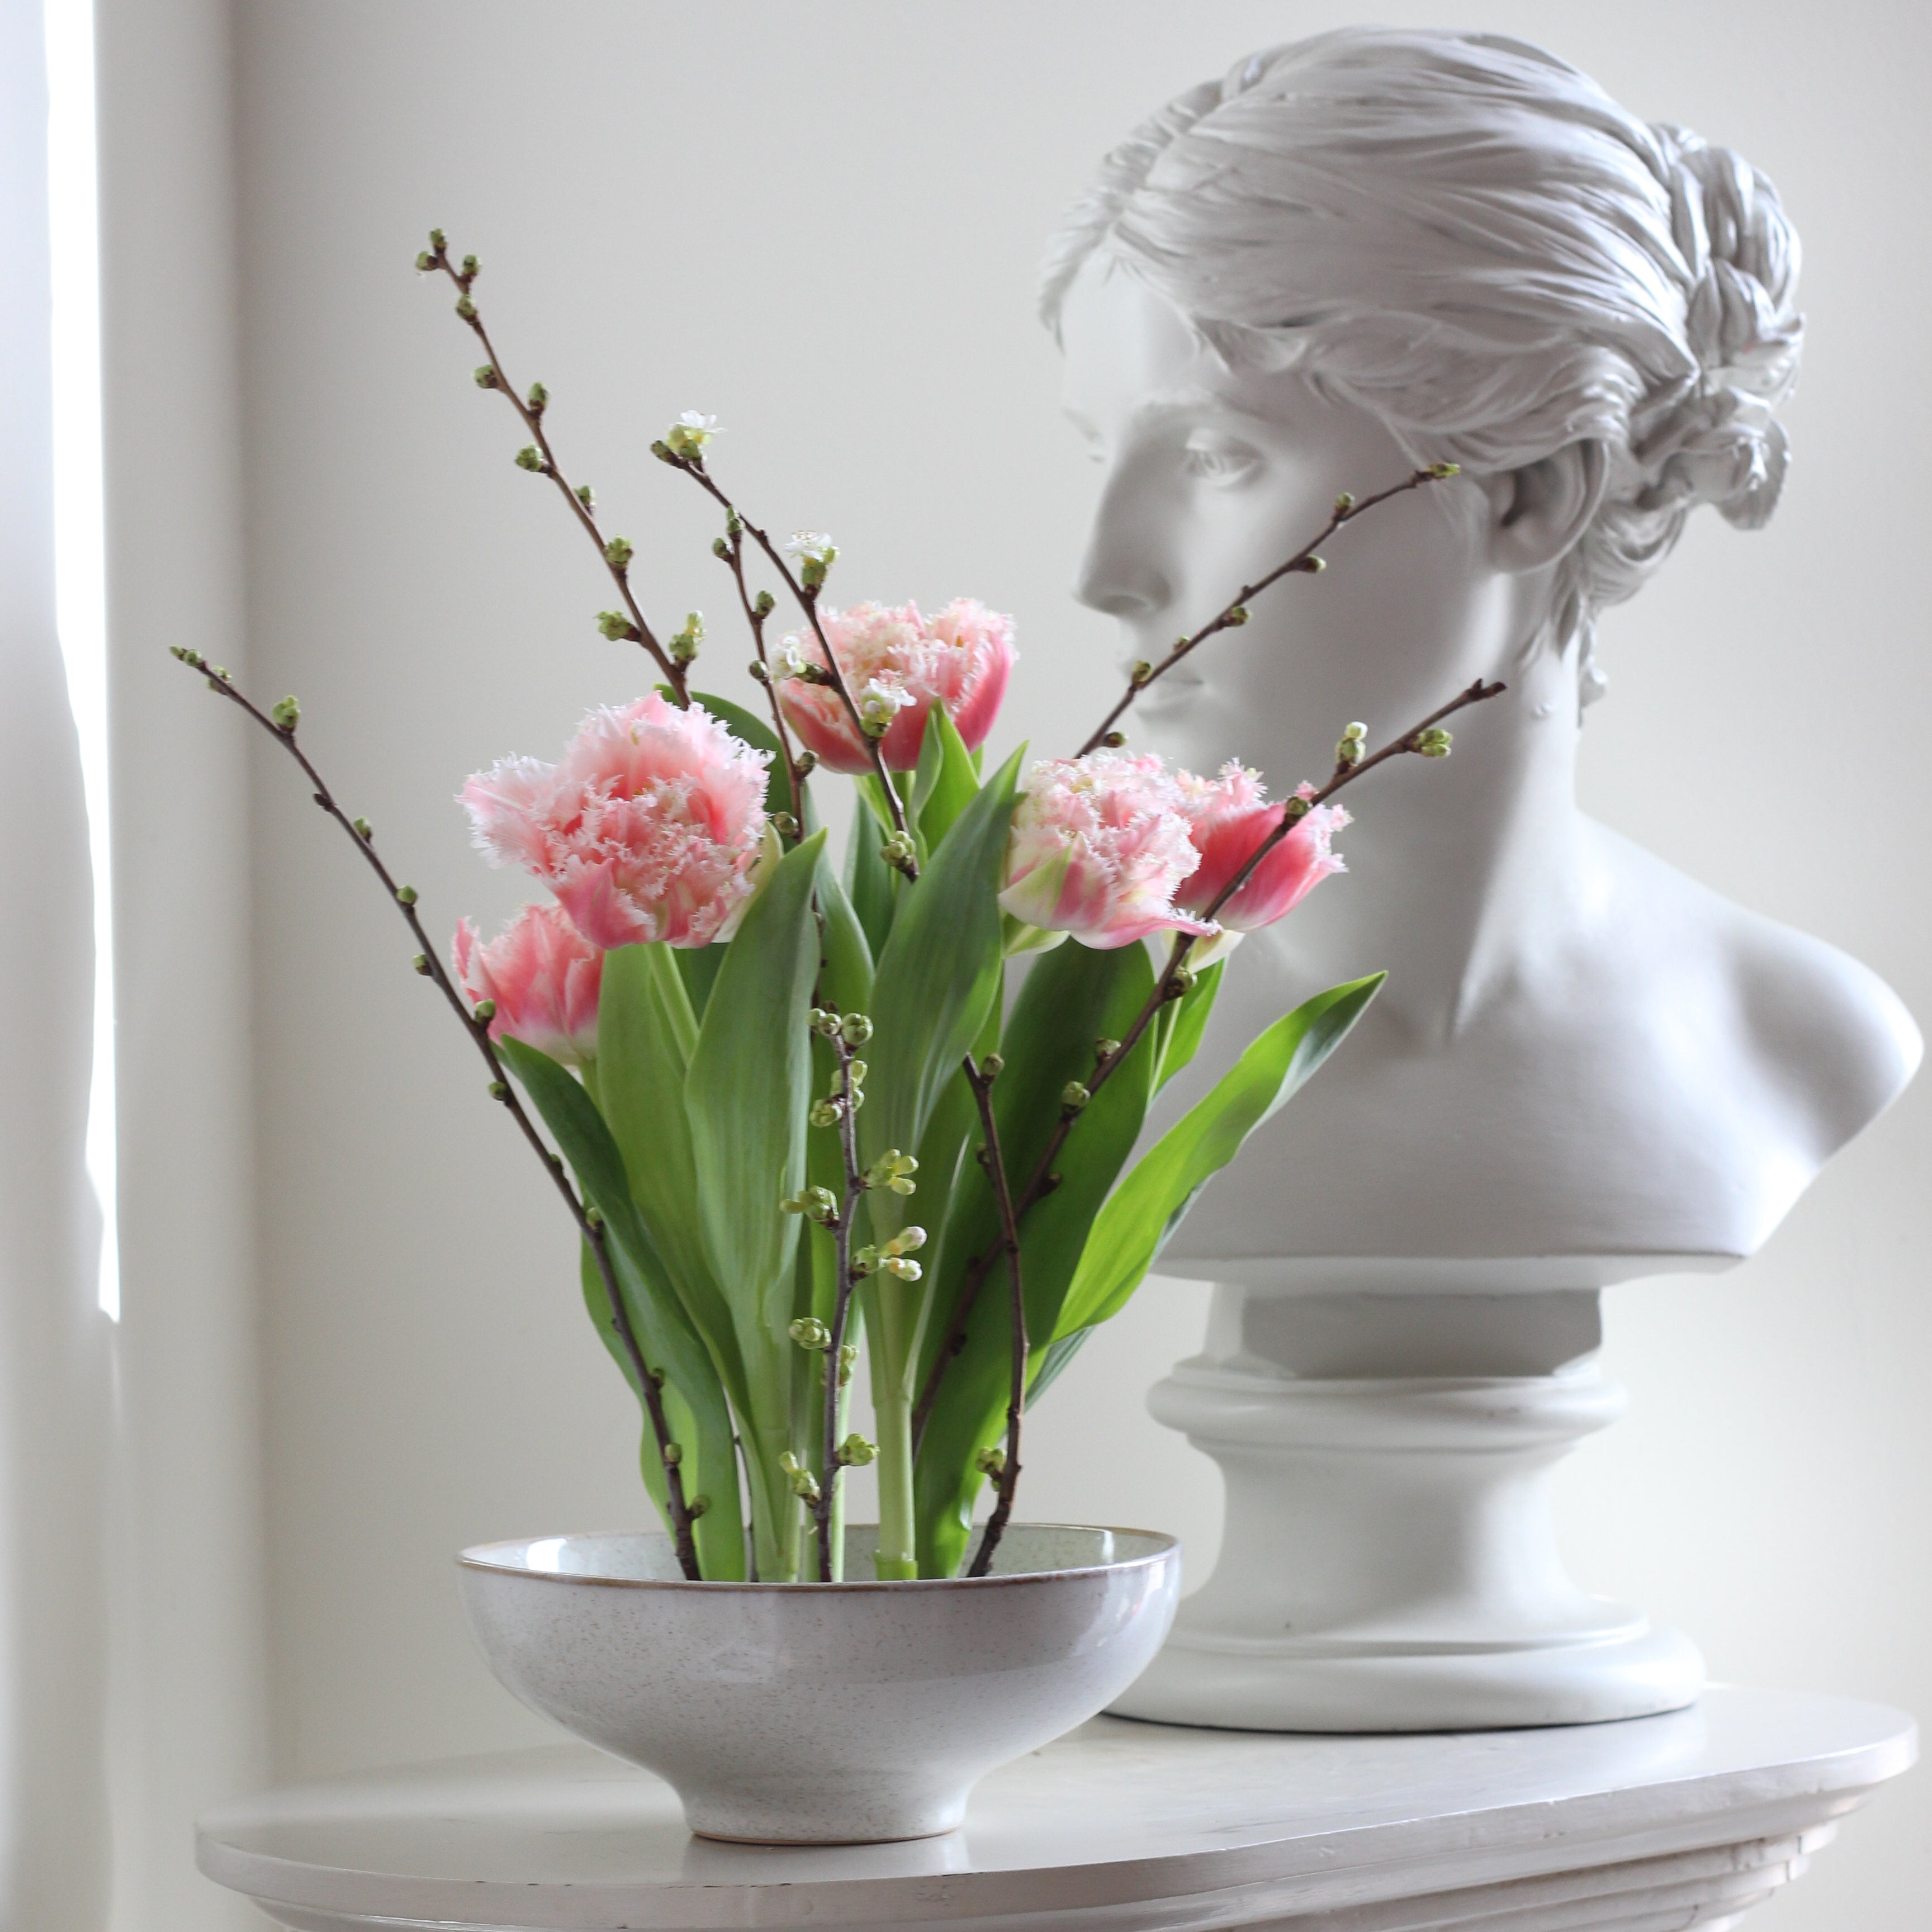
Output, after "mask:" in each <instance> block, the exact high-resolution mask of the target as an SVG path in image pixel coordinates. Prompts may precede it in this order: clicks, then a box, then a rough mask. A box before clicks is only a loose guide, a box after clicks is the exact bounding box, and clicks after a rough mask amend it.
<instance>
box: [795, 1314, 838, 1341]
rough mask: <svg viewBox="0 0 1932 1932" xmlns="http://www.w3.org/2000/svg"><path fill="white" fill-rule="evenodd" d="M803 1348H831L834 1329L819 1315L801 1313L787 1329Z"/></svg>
mask: <svg viewBox="0 0 1932 1932" xmlns="http://www.w3.org/2000/svg"><path fill="white" fill-rule="evenodd" d="M786 1332H787V1334H789V1335H790V1337H791V1339H792V1340H793V1341H794V1342H796V1343H797V1344H798V1346H799V1347H800V1348H801V1349H829V1348H830V1347H831V1346H832V1331H831V1330H830V1329H829V1328H826V1325H825V1324H824V1323H823V1322H821V1321H820V1320H819V1319H817V1316H811V1315H801V1316H799V1318H798V1319H797V1320H796V1322H793V1324H792V1325H791V1327H790V1328H789V1329H788V1330H787V1331H786Z"/></svg>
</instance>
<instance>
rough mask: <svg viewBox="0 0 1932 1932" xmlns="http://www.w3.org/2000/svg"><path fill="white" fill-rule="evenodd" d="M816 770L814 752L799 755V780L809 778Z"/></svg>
mask: <svg viewBox="0 0 1932 1932" xmlns="http://www.w3.org/2000/svg"><path fill="white" fill-rule="evenodd" d="M817 769H818V754H817V752H816V751H801V752H799V754H798V775H799V777H800V778H809V777H810V776H811V774H812V773H813V772H815V771H817Z"/></svg>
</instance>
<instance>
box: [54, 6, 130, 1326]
mask: <svg viewBox="0 0 1932 1932" xmlns="http://www.w3.org/2000/svg"><path fill="white" fill-rule="evenodd" d="M44 19H45V22H46V48H47V205H48V214H49V231H50V239H51V243H52V257H53V262H52V268H53V399H52V400H53V444H54V610H55V622H56V623H57V625H58V627H59V631H60V646H61V655H62V658H63V659H64V660H65V663H66V666H67V688H68V702H69V703H71V704H72V706H74V724H75V726H76V727H77V729H78V730H79V732H80V773H81V781H82V784H83V787H85V789H86V799H87V825H88V847H89V855H90V856H91V857H92V860H93V868H94V959H95V966H94V1080H93V1085H92V1088H91V1090H90V1091H89V1095H88V1104H87V1172H88V1178H89V1179H90V1180H91V1181H92V1182H93V1184H94V1191H95V1196H96V1197H97V1198H98V1200H99V1202H100V1204H101V1282H100V1289H99V1295H100V1301H101V1307H102V1309H103V1310H104V1311H105V1313H107V1314H108V1315H109V1316H111V1317H113V1319H115V1321H117V1322H118V1320H119V1319H121V1252H120V1241H119V1230H118V1226H117V1225H116V1215H115V1115H114V889H113V887H114V874H113V854H112V852H111V850H110V845H109V841H108V825H109V820H108V799H107V775H108V773H107V568H106V547H105V543H104V535H103V518H102V508H101V235H100V218H99V204H98V194H97V188H96V181H95V116H94V8H93V5H92V0H46V4H45V12H44Z"/></svg>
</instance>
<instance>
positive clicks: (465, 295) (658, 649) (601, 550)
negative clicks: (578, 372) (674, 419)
mask: <svg viewBox="0 0 1932 1932" xmlns="http://www.w3.org/2000/svg"><path fill="white" fill-rule="evenodd" d="M430 239H431V246H430V247H429V248H427V249H425V251H423V254H424V257H425V259H426V260H427V261H428V270H427V271H426V272H429V273H434V272H436V271H437V270H438V269H440V270H441V271H442V272H443V274H444V275H447V276H448V277H449V279H450V280H451V281H452V282H453V283H455V285H456V289H457V303H456V312H457V314H458V315H459V316H460V317H461V318H462V319H463V321H464V322H466V323H468V324H469V331H470V333H471V334H472V335H474V336H475V338H476V340H477V341H478V343H479V344H481V346H482V350H483V353H484V356H485V357H486V358H487V362H486V365H485V367H486V368H487V371H488V372H489V376H490V380H489V381H488V382H487V383H482V376H481V372H480V371H479V372H478V378H477V380H478V382H479V383H482V386H483V387H484V388H485V389H498V390H500V391H502V394H503V395H505V397H506V398H508V401H509V404H510V407H511V408H512V409H514V410H515V411H516V413H517V415H518V416H520V418H521V419H522V420H523V428H525V429H526V431H528V432H529V437H530V440H531V441H532V443H535V446H536V449H537V457H538V460H537V462H536V463H535V468H536V469H537V472H538V474H539V475H544V476H547V477H548V478H550V480H551V481H553V483H555V484H556V487H558V489H559V490H562V492H563V499H564V501H565V502H566V503H568V505H570V508H571V513H572V514H574V516H575V517H576V518H577V522H578V523H579V524H580V526H582V528H583V532H584V534H585V535H586V536H588V537H589V539H590V541H592V543H593V544H595V545H596V546H597V554H598V556H600V557H601V558H602V559H603V562H604V568H605V569H606V570H607V571H609V572H610V580H611V581H612V582H613V583H615V584H616V586H617V595H619V597H620V598H622V600H623V604H624V610H625V616H626V618H627V619H628V635H629V637H630V638H631V641H632V642H634V643H640V644H642V645H643V647H644V649H646V650H647V651H649V652H650V654H651V655H652V657H653V658H655V660H656V661H657V666H658V669H659V670H661V671H662V672H663V673H664V676H666V677H667V679H669V680H670V687H671V691H672V694H673V696H674V697H676V700H677V703H678V705H679V708H680V709H682V708H683V707H684V706H687V705H688V704H689V703H690V702H691V694H690V692H689V691H688V689H687V688H686V687H685V667H684V665H683V664H681V663H680V662H679V661H678V660H677V659H676V658H674V657H673V656H672V655H671V654H670V652H668V651H667V650H666V649H664V646H663V645H662V644H661V643H659V642H658V639H657V635H656V634H655V632H654V631H652V628H651V627H650V623H649V620H648V619H646V616H644V613H643V608H642V607H641V606H640V604H638V602H637V595H636V593H635V592H634V591H633V590H632V589H631V572H630V566H629V564H628V562H619V561H618V560H617V558H616V556H613V552H612V548H611V546H610V544H609V543H608V542H607V541H606V540H605V538H604V532H602V531H601V529H598V526H597V517H596V513H595V511H593V510H592V508H591V507H590V505H589V502H588V501H586V497H587V496H588V495H589V492H588V491H586V490H575V489H573V488H572V487H571V484H570V482H569V479H568V478H566V477H565V475H564V473H563V471H562V468H561V467H560V466H559V464H558V462H557V460H556V452H555V451H554V450H553V449H551V447H550V437H549V435H548V434H547V432H546V431H545V430H544V426H543V418H544V410H545V408H546V407H547V399H545V398H544V397H543V396H542V394H541V386H539V388H538V391H537V392H535V395H534V396H533V399H532V401H529V402H526V401H524V400H523V398H522V397H521V396H520V395H518V394H517V390H516V388H515V386H514V384H513V383H511V380H510V379H509V377H508V376H507V375H506V374H505V373H504V370H503V365H502V360H501V359H500V358H499V356H497V353H496V347H495V345H494V344H493V343H492V342H491V341H490V332H489V331H488V330H487V329H485V328H484V326H483V318H482V317H481V314H479V313H478V311H477V308H476V303H475V299H474V298H473V297H472V295H471V293H470V290H472V288H473V287H475V281H476V278H477V275H478V273H479V271H478V269H477V268H476V267H475V257H474V256H466V257H464V258H463V266H461V267H460V268H459V267H458V266H457V264H456V263H454V262H452V260H450V259H449V248H448V245H446V242H444V241H443V238H442V235H441V231H440V230H439V231H438V232H437V233H436V234H434V235H433V236H431V238H430Z"/></svg>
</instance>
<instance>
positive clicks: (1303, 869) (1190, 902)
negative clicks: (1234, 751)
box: [1175, 759, 1349, 963]
mask: <svg viewBox="0 0 1932 1932" xmlns="http://www.w3.org/2000/svg"><path fill="white" fill-rule="evenodd" d="M1180 790H1181V809H1182V811H1183V812H1184V814H1186V816H1187V823H1188V830H1189V833H1190V836H1191V837H1192V838H1193V843H1194V847H1195V849H1196V851H1197V852H1198V853H1199V855H1200V864H1199V866H1198V868H1196V870H1195V871H1193V872H1192V873H1190V874H1189V875H1188V877H1187V879H1186V880H1185V881H1184V882H1183V883H1182V884H1181V886H1180V887H1179V889H1178V890H1177V891H1176V892H1175V901H1176V902H1177V903H1178V904H1181V905H1184V906H1185V907H1187V908H1188V910H1190V911H1192V912H1197V913H1205V912H1206V911H1207V910H1208V907H1210V906H1211V905H1212V904H1214V901H1215V900H1216V899H1217V898H1219V897H1220V895H1221V894H1222V892H1223V891H1224V890H1225V889H1226V887H1227V885H1228V883H1229V880H1232V878H1234V877H1235V875H1236V874H1238V872H1239V871H1241V868H1242V867H1243V866H1244V865H1246V864H1247V862H1248V859H1249V858H1250V856H1251V855H1252V854H1253V852H1254V850H1255V848H1256V847H1257V846H1258V845H1259V844H1261V843H1262V841H1263V840H1264V839H1265V838H1268V836H1269V835H1270V834H1271V833H1272V832H1274V829H1275V828H1276V827H1277V826H1278V825H1280V823H1281V822H1282V818H1283V814H1285V812H1286V810H1287V807H1286V805H1284V804H1283V803H1282V802H1280V801H1277V802H1275V803H1274V804H1272V805H1271V804H1270V803H1269V802H1268V795H1267V793H1266V791H1265V789H1264V788H1263V787H1262V782H1261V776H1260V774H1259V772H1251V771H1250V770H1248V769H1246V767H1244V766H1242V765H1241V764H1239V763H1236V762H1235V760H1232V759H1231V760H1229V762H1228V763H1226V764H1225V765H1223V766H1222V767H1221V775H1220V777H1219V778H1194V777H1192V776H1190V775H1187V774H1185V773H1184V774H1182V775H1181V781H1180ZM1313 790H1314V787H1313V786H1312V785H1306V784H1304V785H1303V786H1301V787H1299V789H1298V796H1301V797H1304V798H1306V797H1307V796H1310V794H1311V793H1312V792H1313ZM1347 823H1349V814H1348V813H1347V812H1346V811H1344V810H1343V808H1342V807H1341V806H1340V805H1316V807H1315V808H1314V809H1313V811H1310V812H1309V813H1308V814H1307V815H1306V816H1305V817H1303V818H1301V820H1298V822H1297V823H1296V824H1295V827H1294V829H1292V831H1290V832H1289V833H1288V834H1287V835H1286V837H1285V838H1283V839H1281V840H1280V842H1279V843H1277V844H1276V845H1275V846H1274V847H1273V848H1272V849H1271V850H1270V851H1269V853H1268V856H1267V857H1266V858H1265V859H1262V862H1261V863H1260V864H1259V865H1257V866H1256V868H1255V869H1254V871H1253V872H1252V873H1250V874H1249V876H1248V877H1247V879H1246V880H1244V882H1243V883H1242V886H1241V889H1240V891H1238V892H1236V893H1235V895H1234V896H1233V897H1232V898H1230V899H1229V901H1228V902H1227V904H1226V905H1224V906H1223V907H1221V908H1220V910H1219V911H1217V913H1215V915H1214V916H1215V918H1216V919H1217V920H1218V921H1219V922H1220V925H1221V926H1223V928H1224V929H1225V930H1226V935H1227V937H1226V938H1225V939H1224V940H1223V942H1222V943H1221V944H1219V945H1214V944H1211V945H1209V946H1207V947H1202V949H1201V950H1200V952H1199V953H1197V954H1196V962H1197V963H1205V962H1207V961H1208V960H1210V959H1212V958H1213V957H1214V956H1217V955H1218V954H1220V953H1226V952H1227V951H1229V950H1231V949H1232V947H1233V945H1234V944H1235V941H1236V940H1237V939H1238V938H1239V936H1240V935H1241V934H1243V933H1244V932H1259V930H1260V929H1262V927H1263V926H1272V925H1274V922H1275V921H1276V920H1277V919H1281V918H1283V917H1284V916H1286V914H1288V913H1291V912H1292V911H1293V910H1295V907H1297V906H1298V905H1299V904H1301V901H1303V900H1304V899H1305V898H1307V896H1308V895H1309V894H1310V892H1313V890H1314V889H1315V888H1316V886H1319V884H1320V883H1322V880H1324V879H1325V878H1327V877H1328V876H1329V874H1331V872H1346V871H1347V870H1348V869H1349V868H1348V867H1347V866H1346V865H1344V864H1343V862H1342V857H1341V855H1340V853H1337V852H1335V851H1333V850H1331V849H1330V846H1329V841H1330V840H1331V838H1333V837H1334V835H1335V833H1337V832H1339V831H1340V829H1342V827H1343V826H1345V825H1346V824H1347Z"/></svg>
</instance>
